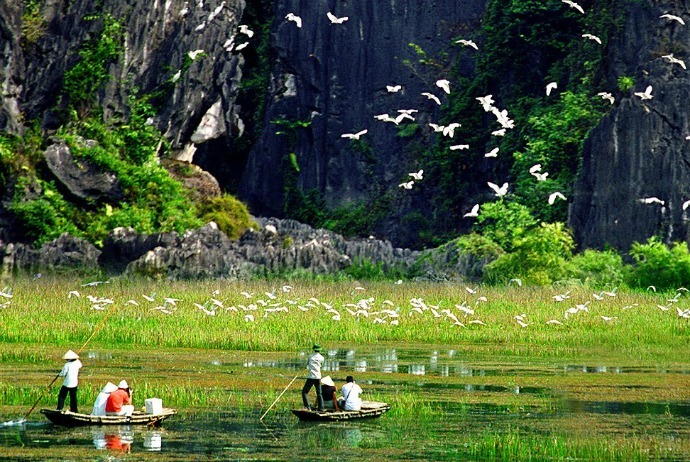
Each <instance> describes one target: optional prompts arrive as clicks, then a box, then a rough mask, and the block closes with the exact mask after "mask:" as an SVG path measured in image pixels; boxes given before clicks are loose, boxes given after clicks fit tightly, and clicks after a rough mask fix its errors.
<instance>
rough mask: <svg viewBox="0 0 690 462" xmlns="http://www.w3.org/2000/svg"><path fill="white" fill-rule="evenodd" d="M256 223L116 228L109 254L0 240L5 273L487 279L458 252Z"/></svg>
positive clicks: (69, 245)
mask: <svg viewBox="0 0 690 462" xmlns="http://www.w3.org/2000/svg"><path fill="white" fill-rule="evenodd" d="M257 221H258V222H259V224H260V228H259V229H258V230H254V229H249V230H248V231H247V232H246V233H245V234H244V235H243V236H242V237H241V238H240V239H239V240H230V239H228V238H227V237H226V236H225V234H223V233H222V232H221V231H220V230H219V229H218V227H217V226H216V224H215V223H213V222H211V223H208V224H207V225H205V226H202V227H201V228H199V229H196V230H192V231H188V232H186V233H184V234H182V235H180V234H178V233H175V232H172V233H159V234H152V235H146V234H139V233H137V232H136V231H134V230H133V229H131V228H117V229H115V230H113V231H112V232H111V233H110V234H109V235H108V237H107V238H106V239H105V241H104V245H103V249H102V250H98V249H97V248H96V247H94V246H93V245H92V244H90V243H88V242H86V241H84V240H82V239H78V238H75V237H72V236H70V235H68V234H63V235H62V236H60V237H59V238H58V239H56V240H55V241H52V242H50V243H48V244H46V245H44V246H43V247H42V248H41V249H32V248H31V247H28V246H26V245H24V244H14V243H10V244H5V243H2V242H0V256H1V257H2V259H3V274H4V275H15V274H20V273H28V274H37V273H51V274H52V273H67V272H77V273H81V274H95V273H105V274H106V275H108V276H110V277H114V276H119V275H127V276H144V277H151V278H167V279H172V280H179V279H219V278H220V279H251V278H254V277H263V276H267V275H273V276H276V275H281V274H282V275H288V274H292V273H295V272H298V273H300V272H302V273H312V274H319V275H337V274H339V273H340V272H341V271H343V270H344V269H346V268H347V267H349V266H350V265H353V264H361V263H370V264H373V265H376V266H379V267H381V268H382V269H384V270H397V271H399V272H400V273H401V274H407V275H411V276H413V277H415V278H417V279H422V280H451V279H467V278H473V277H475V276H477V274H481V266H477V265H478V263H481V262H477V261H475V260H474V259H472V258H471V257H466V256H462V255H460V254H459V252H457V249H450V248H439V249H433V250H430V251H425V252H417V251H411V250H408V249H399V248H394V247H393V246H392V245H391V243H390V242H388V241H381V240H377V239H374V238H369V239H358V240H352V241H350V240H346V239H344V238H343V237H342V236H340V235H339V234H336V233H332V232H330V231H326V230H322V229H314V228H311V227H310V226H307V225H304V224H301V223H298V222H296V221H293V220H278V219H275V218H271V219H257ZM477 268H479V269H477ZM477 271H478V273H477Z"/></svg>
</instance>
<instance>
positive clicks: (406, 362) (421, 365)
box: [244, 348, 690, 377]
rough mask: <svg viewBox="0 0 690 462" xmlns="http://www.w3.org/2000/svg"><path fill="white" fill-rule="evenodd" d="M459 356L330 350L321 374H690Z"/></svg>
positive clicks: (294, 363) (289, 363) (288, 364)
mask: <svg viewBox="0 0 690 462" xmlns="http://www.w3.org/2000/svg"><path fill="white" fill-rule="evenodd" d="M308 353H309V352H308V351H302V352H300V353H299V359H298V360H289V359H288V360H273V361H270V360H251V359H246V360H245V361H244V367H271V368H282V369H288V370H294V371H301V370H303V369H304V362H305V361H306V358H307V355H308ZM457 358H458V352H457V351H456V350H453V349H449V350H431V351H429V350H427V351H423V350H405V351H404V354H401V352H400V351H398V350H397V349H395V348H382V349H374V350H366V352H365V351H359V350H355V349H330V350H328V351H327V353H326V354H325V361H324V364H323V367H322V370H323V371H325V372H329V373H333V372H338V371H341V370H346V371H354V372H360V373H363V372H383V373H389V374H392V373H403V374H410V375H428V376H438V377H452V376H461V377H484V376H489V375H491V376H499V375H500V376H505V375H518V376H519V375H524V374H525V373H526V372H529V373H530V374H532V375H551V374H554V373H587V374H626V373H650V372H651V373H654V372H655V373H660V374H666V373H679V374H685V375H687V374H690V370H688V369H686V368H682V369H680V370H673V369H668V368H664V367H660V366H657V367H621V366H609V365H602V364H598V365H586V364H570V365H565V366H560V365H558V366H553V367H552V368H549V367H548V366H545V367H541V368H534V369H525V368H516V369H507V370H506V369H503V368H502V367H501V366H495V368H487V367H486V366H485V367H470V366H468V365H466V364H458V359H457Z"/></svg>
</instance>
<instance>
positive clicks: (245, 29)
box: [240, 24, 254, 38]
mask: <svg viewBox="0 0 690 462" xmlns="http://www.w3.org/2000/svg"><path fill="white" fill-rule="evenodd" d="M240 33H241V34H244V35H246V36H247V37H249V38H252V37H254V31H253V30H251V29H250V28H249V26H247V25H246V24H240Z"/></svg>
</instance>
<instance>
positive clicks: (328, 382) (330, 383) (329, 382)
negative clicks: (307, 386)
mask: <svg viewBox="0 0 690 462" xmlns="http://www.w3.org/2000/svg"><path fill="white" fill-rule="evenodd" d="M321 383H322V384H324V385H328V386H329V387H334V386H335V383H333V379H332V378H331V376H330V375H327V376H326V377H324V378H322V379H321Z"/></svg>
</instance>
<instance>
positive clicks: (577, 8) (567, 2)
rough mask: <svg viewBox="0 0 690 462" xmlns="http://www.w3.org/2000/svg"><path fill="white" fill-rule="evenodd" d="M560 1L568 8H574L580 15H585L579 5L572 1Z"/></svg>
mask: <svg viewBox="0 0 690 462" xmlns="http://www.w3.org/2000/svg"><path fill="white" fill-rule="evenodd" d="M561 1H562V2H563V3H565V4H566V5H568V6H569V7H570V8H575V9H576V10H577V11H579V12H580V13H582V14H585V10H584V9H582V7H581V6H580V5H578V4H577V3H575V2H573V1H572V0H561Z"/></svg>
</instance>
